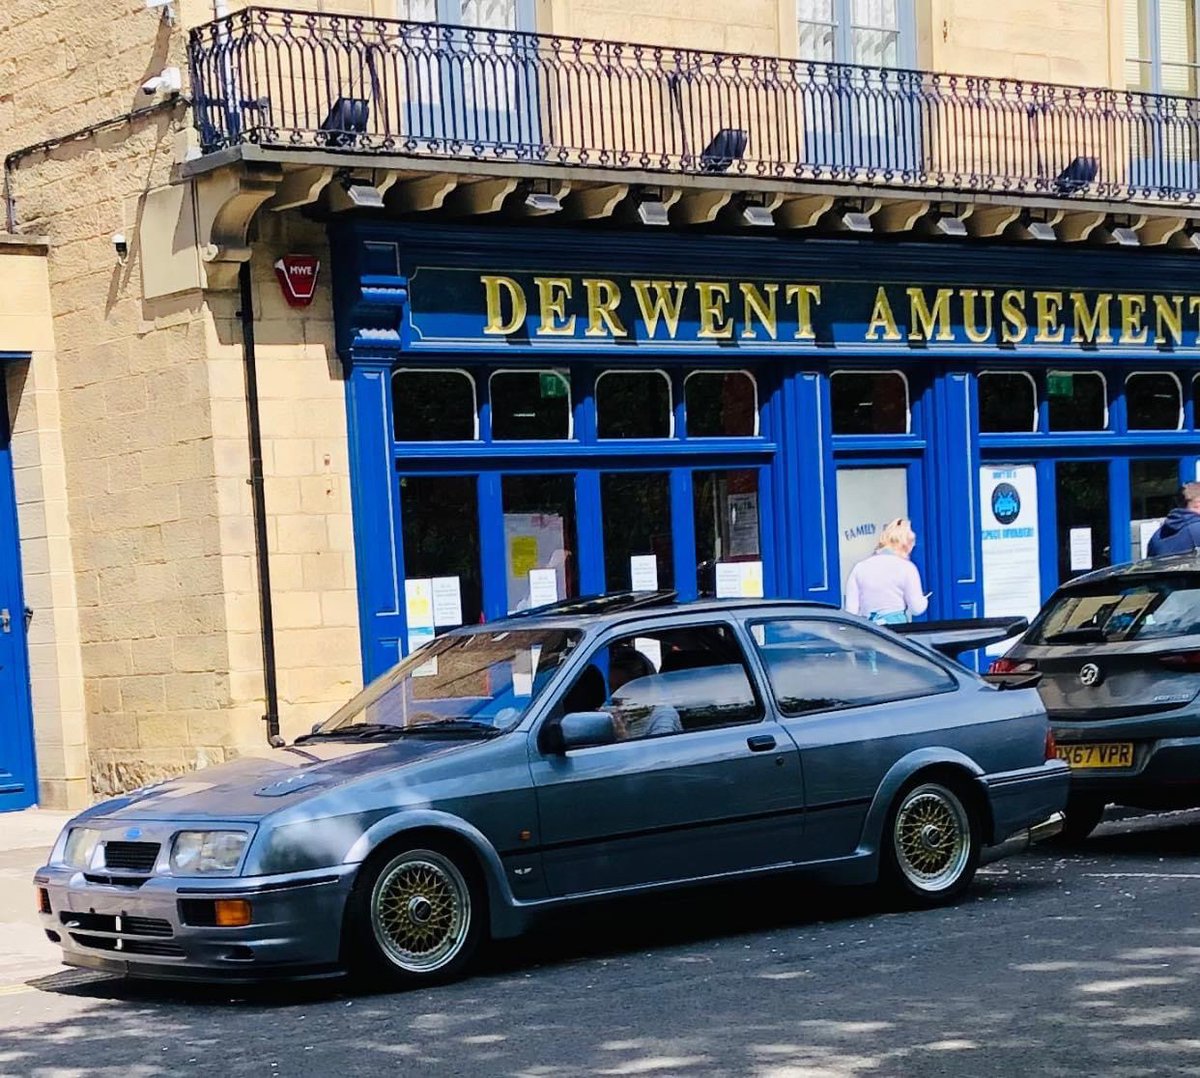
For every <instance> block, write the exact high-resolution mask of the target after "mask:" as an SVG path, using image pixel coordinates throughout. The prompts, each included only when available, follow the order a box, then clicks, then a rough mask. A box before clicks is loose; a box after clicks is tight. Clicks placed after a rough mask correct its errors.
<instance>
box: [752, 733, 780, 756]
mask: <svg viewBox="0 0 1200 1078" xmlns="http://www.w3.org/2000/svg"><path fill="white" fill-rule="evenodd" d="M746 744H747V745H749V746H750V751H751V752H770V751H771V750H772V749H773V748H774V747H775V738H773V737H772V736H771V735H770V734H755V735H754V736H753V737H748V738H746Z"/></svg>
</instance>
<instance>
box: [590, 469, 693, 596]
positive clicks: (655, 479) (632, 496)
mask: <svg viewBox="0 0 1200 1078" xmlns="http://www.w3.org/2000/svg"><path fill="white" fill-rule="evenodd" d="M600 513H601V516H602V519H603V525H602V528H603V533H604V579H605V587H606V589H607V590H608V591H629V590H631V589H632V590H634V591H657V590H658V589H660V588H673V587H674V586H675V561H674V557H675V544H674V541H673V539H672V531H671V481H670V476H669V475H668V474H667V473H666V472H609V473H607V474H604V475H601V476H600Z"/></svg>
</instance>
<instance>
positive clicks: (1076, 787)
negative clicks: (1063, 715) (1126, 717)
mask: <svg viewBox="0 0 1200 1078" xmlns="http://www.w3.org/2000/svg"><path fill="white" fill-rule="evenodd" d="M1054 733H1055V737H1056V738H1057V739H1058V742H1059V744H1060V745H1078V744H1105V743H1113V742H1132V743H1133V766H1132V767H1125V768H1074V769H1072V771H1071V794H1072V796H1074V797H1079V796H1083V797H1087V798H1089V799H1091V798H1103V799H1104V800H1106V801H1113V802H1116V803H1118V804H1124V805H1135V806H1137V807H1140V808H1184V807H1189V806H1192V805H1200V737H1158V738H1154V737H1151V738H1147V737H1146V736H1145V734H1144V733H1143V734H1142V735H1141V736H1139V732H1138V731H1137V730H1136V729H1135V728H1133V727H1132V726H1128V727H1125V728H1122V729H1119V730H1118V729H1114V728H1112V727H1108V728H1105V727H1103V726H1101V725H1100V724H1091V725H1088V726H1086V727H1081V726H1080V725H1079V724H1072V725H1071V726H1070V727H1065V728H1061V729H1059V728H1056V729H1055V731H1054Z"/></svg>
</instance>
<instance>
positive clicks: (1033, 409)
mask: <svg viewBox="0 0 1200 1078" xmlns="http://www.w3.org/2000/svg"><path fill="white" fill-rule="evenodd" d="M979 429H980V430H981V431H982V432H983V433H985V434H1002V433H1009V432H1012V433H1028V432H1030V431H1035V430H1037V386H1036V384H1035V383H1034V380H1033V376H1032V375H1031V374H1029V373H1027V372H1026V371H983V372H982V373H981V374H980V375H979Z"/></svg>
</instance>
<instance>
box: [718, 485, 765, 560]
mask: <svg viewBox="0 0 1200 1078" xmlns="http://www.w3.org/2000/svg"><path fill="white" fill-rule="evenodd" d="M725 504H726V512H727V513H728V514H729V556H730V557H731V558H747V557H749V558H752V557H754V556H755V555H756V554H758V493H757V492H756V491H750V492H748V493H746V494H730V495H729V497H728V499H727V500H726V503H725Z"/></svg>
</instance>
